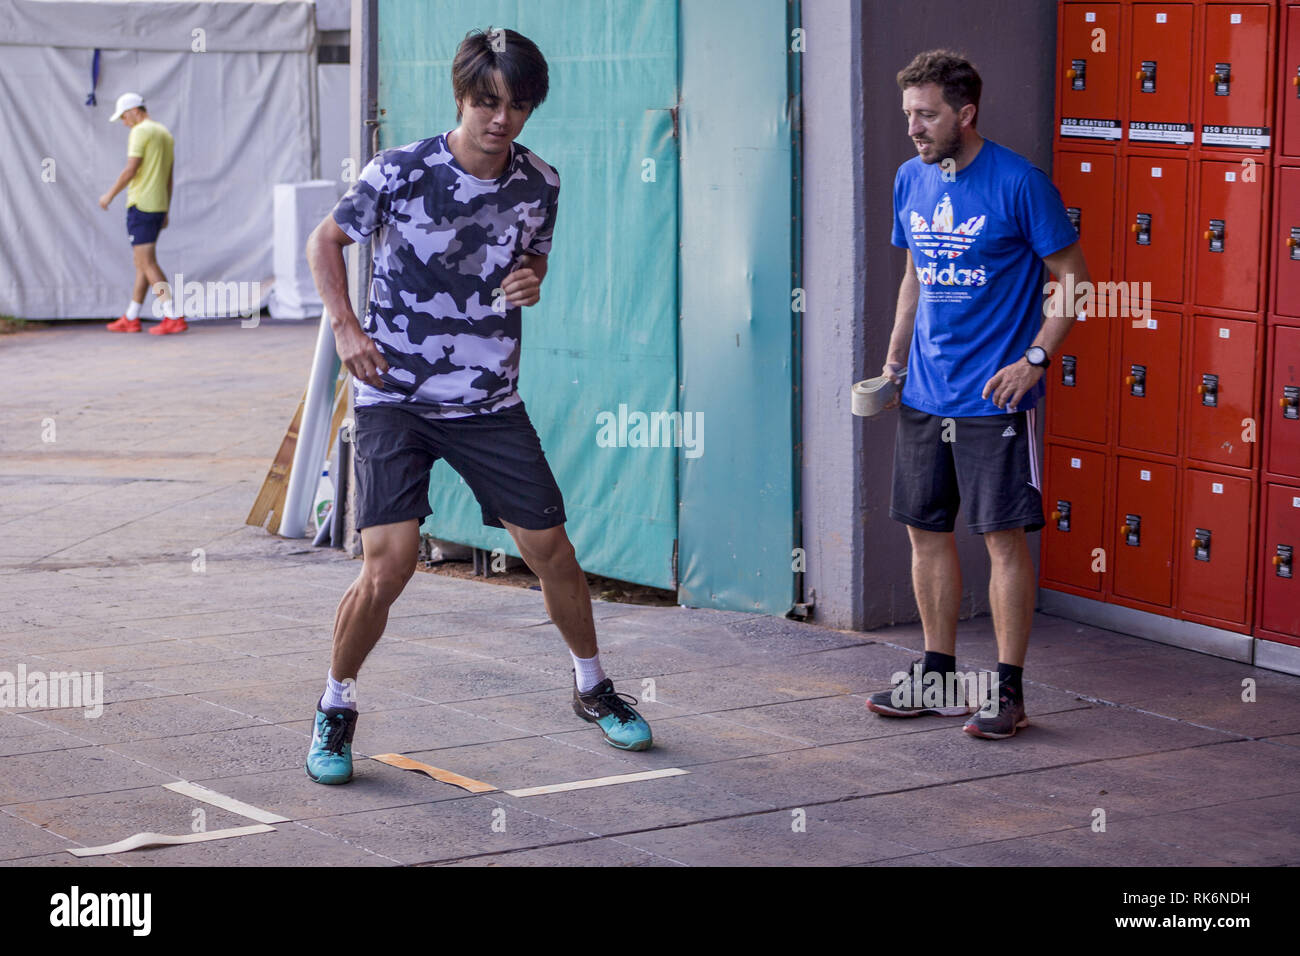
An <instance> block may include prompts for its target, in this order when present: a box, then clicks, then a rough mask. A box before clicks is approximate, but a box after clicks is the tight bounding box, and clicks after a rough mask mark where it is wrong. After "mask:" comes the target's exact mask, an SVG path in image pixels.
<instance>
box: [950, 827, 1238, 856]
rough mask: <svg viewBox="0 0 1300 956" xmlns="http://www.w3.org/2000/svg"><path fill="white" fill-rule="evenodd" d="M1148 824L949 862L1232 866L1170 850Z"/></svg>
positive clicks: (1037, 839) (1002, 847)
mask: <svg viewBox="0 0 1300 956" xmlns="http://www.w3.org/2000/svg"><path fill="white" fill-rule="evenodd" d="M1143 829H1144V825H1143V821H1141V820H1137V821H1134V823H1133V825H1132V826H1131V827H1117V826H1108V827H1107V830H1106V832H1105V833H1094V832H1092V830H1091V829H1090V828H1089V827H1081V828H1078V829H1074V830H1067V831H1065V832H1063V833H1048V834H1043V835H1039V836H1029V837H1020V838H1017V839H1014V840H1002V841H999V842H996V843H982V844H980V845H978V846H971V847H963V848H961V849H955V850H945V851H942V852H940V853H937V854H936V856H937V857H938V858H939V859H940V860H943V861H944V863H961V864H964V865H966V866H1016V867H1022V866H1055V867H1067V866H1069V867H1074V866H1228V865H1230V863H1229V861H1228V860H1226V859H1224V858H1223V857H1221V856H1216V855H1215V854H1214V853H1212V852H1209V851H1207V850H1203V849H1201V848H1199V847H1197V846H1195V845H1185V846H1171V845H1169V844H1168V843H1165V842H1163V841H1161V840H1158V839H1154V838H1152V837H1149V836H1146V835H1144V834H1143Z"/></svg>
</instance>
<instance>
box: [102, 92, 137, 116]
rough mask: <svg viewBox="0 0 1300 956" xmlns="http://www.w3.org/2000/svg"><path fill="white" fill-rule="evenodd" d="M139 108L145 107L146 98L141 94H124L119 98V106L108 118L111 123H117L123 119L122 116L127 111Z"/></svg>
mask: <svg viewBox="0 0 1300 956" xmlns="http://www.w3.org/2000/svg"><path fill="white" fill-rule="evenodd" d="M137 106H144V97H143V96H141V95H140V94H139V93H123V94H122V95H121V96H119V97H118V98H117V106H116V107H115V112H114V113H113V115H112V116H110V117H109V118H108V121H109V122H110V123H116V122H117V121H118V120H120V119H121V118H122V114H123V113H125V112H126V111H127V110H133V109H135V108H136V107H137Z"/></svg>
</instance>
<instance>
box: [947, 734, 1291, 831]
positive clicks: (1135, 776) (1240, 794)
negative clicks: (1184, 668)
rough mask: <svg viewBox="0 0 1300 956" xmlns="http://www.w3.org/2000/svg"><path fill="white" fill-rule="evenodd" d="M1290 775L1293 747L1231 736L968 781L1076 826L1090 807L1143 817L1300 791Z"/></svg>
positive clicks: (997, 798) (997, 799)
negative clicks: (1218, 740) (1218, 741)
mask: <svg viewBox="0 0 1300 956" xmlns="http://www.w3.org/2000/svg"><path fill="white" fill-rule="evenodd" d="M1297 781H1300V753H1294V752H1292V751H1289V750H1287V749H1286V748H1282V747H1274V746H1272V745H1270V744H1268V743H1261V742H1258V741H1247V740H1237V741H1229V742H1227V743H1221V744H1214V745H1211V746H1204V747H1190V748H1187V749H1183V750H1171V751H1165V752H1163V753H1152V754H1141V755H1138V756H1133V757H1125V758H1118V759H1106V760H1100V761H1094V762H1088V763H1079V764H1074V765H1070V766H1063V767H1053V768H1048V769H1044V770H1034V771H1030V772H1027V773H1018V774H1013V775H1008V776H1005V777H993V778H989V779H985V780H981V781H980V782H979V783H978V784H971V785H969V786H970V787H972V788H974V789H977V790H979V791H980V792H983V793H985V794H987V799H988V801H989V802H991V803H992V804H995V805H996V804H999V803H1001V802H1003V801H1016V802H1018V803H1021V804H1025V805H1028V806H1033V807H1037V808H1041V809H1049V810H1052V811H1055V812H1060V813H1064V814H1066V815H1067V816H1069V817H1071V818H1072V819H1073V820H1074V821H1075V823H1076V825H1084V824H1091V822H1092V812H1093V810H1094V809H1096V808H1098V807H1100V808H1102V809H1104V810H1105V811H1106V814H1107V816H1108V817H1109V818H1111V819H1122V818H1124V817H1129V816H1150V815H1152V814H1156V813H1165V812H1171V811H1176V810H1188V809H1195V808H1199V807H1213V806H1219V805H1223V804H1227V803H1231V802H1232V801H1234V800H1243V799H1253V798H1263V797H1273V796H1283V795H1286V794H1293V793H1295V792H1297V791H1300V783H1297ZM1296 799H1297V803H1298V805H1300V798H1296Z"/></svg>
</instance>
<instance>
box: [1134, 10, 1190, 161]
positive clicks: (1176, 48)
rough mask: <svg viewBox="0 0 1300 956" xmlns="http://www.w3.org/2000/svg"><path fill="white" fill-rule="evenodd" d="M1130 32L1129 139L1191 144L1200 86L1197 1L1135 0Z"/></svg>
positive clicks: (1180, 144) (1183, 144) (1146, 141)
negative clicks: (1195, 79)
mask: <svg viewBox="0 0 1300 956" xmlns="http://www.w3.org/2000/svg"><path fill="white" fill-rule="evenodd" d="M1129 36H1130V37H1131V47H1130V60H1131V63H1130V73H1129V84H1128V90H1129V95H1128V104H1129V106H1128V138H1129V140H1130V141H1131V142H1134V143H1137V142H1142V143H1163V144H1172V145H1178V146H1190V145H1191V144H1192V141H1193V132H1192V108H1193V101H1194V92H1193V91H1194V90H1195V89H1196V87H1194V86H1193V85H1192V49H1193V47H1192V44H1193V32H1192V5H1191V4H1190V3H1135V4H1133V7H1132V9H1131V11H1130V21H1129Z"/></svg>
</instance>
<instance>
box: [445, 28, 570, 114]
mask: <svg viewBox="0 0 1300 956" xmlns="http://www.w3.org/2000/svg"><path fill="white" fill-rule="evenodd" d="M496 70H500V71H501V79H502V80H503V81H504V82H505V85H506V89H507V90H509V91H510V96H511V98H512V99H513V100H518V101H520V102H523V103H527V104H528V107H529V109H530V110H535V109H537V107H539V106H541V105H542V101H543V100H545V99H546V94H547V91H548V90H549V89H550V73H549V71H548V69H547V67H546V57H544V56H542V51H541V50H539V49H537V44H535V43H534V42H533V41H532V40H530V39H528V37H526V36H524V35H523V34H522V33H516V32H515V31H514V30H497V29H493V28H492V27H488V28H487V29H486V30H471V31H470V32H469V33H467V34H465V39H463V40H461V41H460V48H459V49H457V50H456V58H455V59H454V60H452V63H451V87H452V90H453V91H454V92H455V94H456V100H457V102H460V101H463V100H469V102H470V103H477V102H480V101H482V100H486V99H489V98H491V97H493V96H495V95H496V91H495V90H494V89H493V87H492V73H493V71H496Z"/></svg>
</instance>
